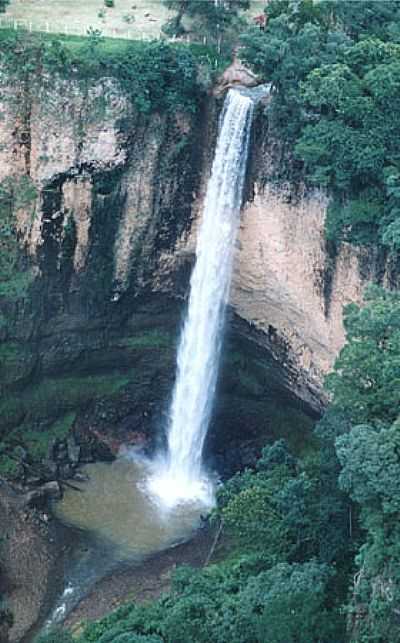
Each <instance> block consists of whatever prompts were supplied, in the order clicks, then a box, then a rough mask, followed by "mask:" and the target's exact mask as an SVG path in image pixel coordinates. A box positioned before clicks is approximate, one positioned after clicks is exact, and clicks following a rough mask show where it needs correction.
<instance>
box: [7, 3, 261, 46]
mask: <svg viewBox="0 0 400 643" xmlns="http://www.w3.org/2000/svg"><path fill="white" fill-rule="evenodd" d="M199 1H203V2H212V1H213V0H199ZM265 4H266V1H265V0H253V1H252V4H251V10H250V12H248V15H249V17H251V16H252V15H255V14H257V13H260V12H261V11H262V10H263V7H264V6H265ZM172 15H173V13H171V12H169V11H168V10H167V9H166V7H165V6H164V5H163V3H162V2H161V0H115V6H114V7H112V8H107V7H106V6H105V4H104V0H11V3H10V5H9V6H8V9H7V12H6V13H5V14H1V15H0V26H13V27H14V28H24V29H28V30H32V31H44V32H48V33H64V34H67V35H68V34H70V35H74V34H75V35H79V36H82V35H86V33H87V31H88V30H89V29H90V28H93V29H99V30H100V31H101V32H102V34H103V35H104V36H107V37H111V38H129V39H132V38H133V39H141V38H143V39H153V38H158V37H159V35H160V32H161V27H162V25H163V24H164V23H165V22H166V21H167V20H168V18H170V17H171V16H172Z"/></svg>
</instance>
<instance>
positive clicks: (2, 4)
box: [0, 0, 10, 13]
mask: <svg viewBox="0 0 400 643" xmlns="http://www.w3.org/2000/svg"><path fill="white" fill-rule="evenodd" d="M9 4H10V0H0V13H4V12H5V11H6V9H7V6H8V5H9Z"/></svg>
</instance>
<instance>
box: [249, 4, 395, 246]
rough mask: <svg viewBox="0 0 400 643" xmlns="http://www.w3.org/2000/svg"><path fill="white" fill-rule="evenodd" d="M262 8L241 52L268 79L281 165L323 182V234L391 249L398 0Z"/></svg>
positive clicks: (319, 183)
mask: <svg viewBox="0 0 400 643" xmlns="http://www.w3.org/2000/svg"><path fill="white" fill-rule="evenodd" d="M266 11H267V13H268V18H269V19H268V22H267V25H266V29H265V30H264V31H263V32H262V31H260V30H256V29H252V30H250V31H249V32H248V33H247V34H244V36H243V42H244V44H245V49H244V52H243V56H244V57H245V59H246V60H247V61H248V62H249V63H250V64H251V65H252V66H253V67H254V69H255V71H256V72H257V73H258V74H259V75H262V76H264V77H265V79H266V81H267V82H270V83H271V85H272V88H273V91H272V94H271V102H270V104H269V106H268V108H267V110H266V114H267V116H268V119H269V123H270V127H269V132H271V131H274V132H275V134H276V137H277V139H278V140H279V147H280V149H281V150H282V155H283V156H284V159H285V163H284V166H285V170H284V172H283V171H282V167H280V168H279V170H280V173H281V175H283V176H284V178H287V174H288V173H290V174H289V179H290V180H291V181H292V182H293V180H297V181H299V180H300V179H302V180H304V178H305V179H306V181H307V182H308V183H309V184H310V185H314V186H315V185H317V186H321V187H324V188H325V189H327V190H328V191H329V193H330V194H331V196H332V203H331V205H330V207H329V209H328V216H327V222H326V233H327V237H328V238H329V239H330V240H332V241H341V240H346V241H350V242H352V243H356V244H377V243H378V244H383V245H385V246H387V247H389V248H390V249H391V250H392V251H393V252H397V251H398V250H399V249H400V189H399V185H400V167H399V164H398V158H399V140H400V124H399V120H398V119H397V113H398V111H399V107H400V93H399V86H400V46H399V44H398V43H399V41H400V27H399V24H400V21H399V18H400V2H398V1H397V0H395V1H394V2H380V1H377V0H371V1H369V0H365V1H363V2H352V1H348V0H341V1H340V2H315V1H313V0H296V1H295V0H272V1H271V2H270V3H268V7H267V9H266ZM282 165H283V163H282V162H281V166H282ZM287 168H289V169H287Z"/></svg>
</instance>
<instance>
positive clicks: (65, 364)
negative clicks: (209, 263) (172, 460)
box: [1, 294, 317, 477]
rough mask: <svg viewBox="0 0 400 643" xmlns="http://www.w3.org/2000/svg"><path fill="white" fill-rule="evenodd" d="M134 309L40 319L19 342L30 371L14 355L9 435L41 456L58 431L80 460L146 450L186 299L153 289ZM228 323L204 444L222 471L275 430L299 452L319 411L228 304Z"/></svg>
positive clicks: (159, 423)
mask: <svg viewBox="0 0 400 643" xmlns="http://www.w3.org/2000/svg"><path fill="white" fill-rule="evenodd" d="M122 305H124V304H123V302H118V304H116V307H117V308H118V307H120V306H122ZM134 308H135V309H134V312H132V313H131V314H130V315H126V316H125V318H124V319H122V317H121V311H119V312H116V313H115V315H110V316H109V317H108V318H107V320H106V321H105V320H104V319H101V318H99V319H97V320H96V319H93V320H92V323H91V324H90V325H88V324H87V320H83V319H82V320H80V321H79V318H78V317H75V318H74V322H75V323H74V325H73V327H71V320H70V318H67V319H65V318H63V317H62V316H60V317H59V318H52V323H51V328H52V332H50V331H49V329H48V328H46V327H44V328H43V333H42V334H41V336H39V337H36V338H35V340H34V342H33V344H32V345H31V346H30V345H29V343H28V344H26V343H25V344H24V345H23V346H22V350H23V351H24V352H25V353H26V354H27V355H28V358H27V360H26V363H27V364H28V366H29V367H28V370H27V372H26V373H23V364H24V363H25V359H24V357H23V356H20V361H18V359H16V361H15V363H14V367H15V376H16V380H15V381H14V382H12V383H11V384H10V385H9V386H8V387H7V391H5V393H4V394H3V400H2V402H1V406H2V409H1V412H2V418H3V421H2V436H3V440H4V441H5V443H10V439H11V441H12V440H13V441H14V442H15V443H18V442H21V443H23V444H25V445H27V446H28V451H29V450H30V451H31V453H32V457H33V458H34V459H35V458H36V459H46V458H48V452H49V448H51V446H52V445H53V444H54V441H55V440H57V439H59V440H63V439H64V440H65V439H66V437H67V435H68V434H74V436H75V440H76V442H77V443H78V444H80V446H81V451H80V457H81V461H83V462H84V461H87V460H92V459H93V458H95V459H96V458H99V459H103V458H106V459H108V458H110V457H112V456H113V455H115V453H116V452H117V450H118V446H119V445H120V444H123V443H128V444H138V443H139V444H142V445H143V446H144V447H145V448H146V449H147V450H150V451H151V450H152V449H153V448H155V446H156V445H159V443H160V441H161V442H162V440H163V435H164V429H165V426H166V423H167V412H168V405H169V401H170V396H171V391H172V386H173V382H174V377H175V360H176V347H177V339H178V336H179V328H180V324H181V320H182V315H183V310H184V306H182V301H181V300H177V299H172V298H169V297H166V296H163V295H159V294H153V295H150V296H147V297H142V298H138V299H136V301H135V307H134ZM226 331H227V332H226V338H225V343H224V348H223V354H222V364H221V372H220V377H219V382H218V390H217V395H216V403H215V408H214V413H213V416H212V421H211V425H210V429H209V433H208V438H207V443H206V447H205V454H206V458H207V460H208V461H209V462H210V464H211V466H212V467H213V468H216V469H217V470H218V472H219V474H220V475H222V476H223V477H226V476H229V475H231V474H232V473H234V471H236V470H237V469H241V468H243V467H245V466H247V465H251V464H252V463H253V462H254V460H255V458H256V457H257V455H259V452H260V450H261V448H262V446H263V445H264V444H265V443H266V442H270V441H273V440H274V439H277V438H280V437H285V438H286V439H287V440H288V441H289V443H290V444H291V446H292V447H293V448H294V449H295V451H297V452H299V451H301V450H302V449H303V448H306V447H307V444H308V443H309V441H310V436H311V430H312V426H313V423H314V421H315V418H316V417H317V412H316V411H315V410H314V409H312V408H311V407H310V406H308V405H307V404H306V403H304V402H303V401H301V400H300V399H298V398H297V397H296V396H295V395H294V394H293V392H292V390H291V387H292V383H293V380H292V378H293V374H290V373H289V372H288V371H287V369H285V367H283V366H282V365H281V364H280V363H279V362H278V360H277V359H274V358H273V357H272V356H271V353H269V352H268V350H267V349H266V348H264V347H263V346H261V345H260V344H259V343H257V337H256V334H255V333H254V330H252V329H251V328H249V326H248V324H247V323H245V322H244V321H243V320H240V319H239V318H238V317H237V316H236V315H234V314H233V313H232V312H229V313H228V319H227V324H226ZM18 376H20V378H19V377H18ZM4 463H6V459H4Z"/></svg>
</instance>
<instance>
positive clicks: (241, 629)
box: [39, 288, 400, 643]
mask: <svg viewBox="0 0 400 643" xmlns="http://www.w3.org/2000/svg"><path fill="white" fill-rule="evenodd" d="M345 319H346V328H347V333H348V341H347V344H346V345H345V347H344V348H343V350H342V352H341V354H340V356H339V357H338V359H337V362H336V365H335V370H334V373H333V374H332V376H331V377H330V378H329V388H330V390H331V391H332V394H333V400H332V404H331V406H330V407H329V408H328V410H327V412H326V414H325V416H324V417H323V418H322V420H321V421H320V422H319V424H318V425H317V428H316V436H317V437H318V442H319V448H317V449H312V450H310V451H309V453H308V455H304V456H303V457H302V458H299V457H296V456H294V455H293V454H292V453H291V452H290V450H289V449H288V447H287V444H286V442H285V441H284V440H279V441H277V442H275V443H274V444H272V445H270V446H267V447H265V448H264V450H263V452H262V456H261V458H260V459H259V461H258V462H257V465H256V467H255V468H254V469H246V470H245V471H243V472H241V473H238V474H236V475H235V476H234V477H233V478H231V479H230V480H229V481H228V482H227V483H226V484H225V485H224V486H223V487H222V488H221V489H220V491H219V493H218V506H217V508H216V510H215V512H214V515H213V520H214V521H215V522H216V525H219V528H220V529H221V531H222V534H223V543H224V544H223V547H222V548H220V549H219V550H217V562H214V564H212V565H209V566H208V567H205V568H204V569H202V570H193V569H190V568H181V569H178V570H177V571H176V573H175V575H174V578H173V583H172V589H171V592H170V593H169V594H167V595H165V596H163V597H162V598H160V599H159V600H158V601H155V602H153V603H150V604H148V605H136V604H135V605H126V606H124V607H121V608H120V609H118V610H117V611H116V612H113V613H112V614H111V615H110V616H108V617H106V618H104V619H103V620H101V621H99V622H96V623H93V624H90V625H88V626H87V627H86V629H85V631H84V632H83V634H82V635H81V636H80V637H79V638H78V641H79V642H80V643H122V642H127V643H132V641H142V642H143V643H145V642H146V643H150V642H151V641H158V642H159V643H160V642H164V643H179V642H182V643H186V642H187V641H189V640H190V641H198V642H204V643H209V642H210V641H212V642H215V643H226V641H229V640H232V641H235V642H237V643H240V642H242V643H249V642H250V641H251V642H254V643H265V641H268V643H291V642H292V643H299V642H300V643H312V642H314V643H329V642H331V643H338V642H339V641H341V642H344V641H348V642H349V643H350V642H351V643H366V642H367V641H368V642H370V641H376V643H385V642H386V641H391V642H393V643H398V642H399V641H400V634H399V628H398V614H397V606H398V604H399V601H400V575H399V569H400V546H399V543H400V533H399V522H398V516H399V511H400V507H399V497H400V489H399V479H400V455H399V454H400V441H399V435H400V434H399V424H398V422H399V420H398V408H399V403H400V399H399V391H400V386H399V384H400V382H399V378H400V341H399V338H400V298H399V296H398V295H397V294H393V293H389V292H386V291H384V290H382V289H377V288H373V289H371V290H370V291H369V293H368V294H367V297H366V301H365V305H364V306H363V307H357V306H354V305H352V306H349V307H348V309H347V311H346V314H345ZM388 377H389V380H388V379H387V378H388ZM349 378H350V379H351V383H352V384H351V386H350V385H349ZM58 636H60V637H61V638H58ZM65 636H66V635H65V633H64V632H61V633H60V634H58V633H57V632H54V633H52V634H51V636H50V638H46V637H44V638H41V639H39V640H40V641H41V643H49V642H50V641H51V643H53V641H54V642H58V641H64V640H68V639H65Z"/></svg>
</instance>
